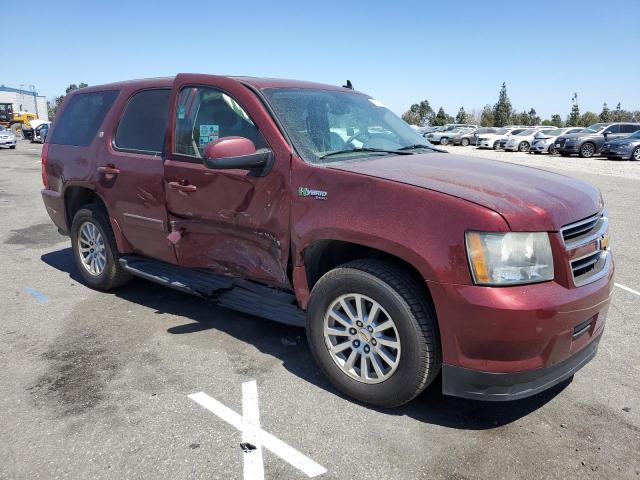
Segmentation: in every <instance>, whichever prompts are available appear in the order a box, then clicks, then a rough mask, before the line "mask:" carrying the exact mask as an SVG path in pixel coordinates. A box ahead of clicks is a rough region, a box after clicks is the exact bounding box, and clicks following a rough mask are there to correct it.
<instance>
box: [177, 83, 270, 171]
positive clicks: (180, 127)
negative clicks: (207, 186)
mask: <svg viewBox="0 0 640 480" xmlns="http://www.w3.org/2000/svg"><path fill="white" fill-rule="evenodd" d="M176 115H177V118H176V129H175V138H174V148H173V153H176V154H178V155H185V156H189V157H195V158H203V157H204V149H205V147H206V146H207V144H208V143H210V142H213V141H214V140H217V139H219V138H224V137H244V138H248V139H249V140H251V141H252V142H253V143H254V144H255V146H256V149H260V148H265V147H266V146H267V144H266V142H265V140H264V138H263V136H262V134H261V133H260V132H259V131H258V128H257V127H256V126H255V124H254V123H253V121H252V120H251V118H249V115H248V114H247V112H245V111H244V109H243V108H242V107H241V106H240V104H239V103H238V102H236V101H235V100H234V99H233V98H231V97H230V96H229V95H227V94H226V93H224V92H222V91H220V90H217V89H215V88H209V87H187V88H184V89H183V90H182V91H181V92H180V95H179V96H178V109H177V112H176Z"/></svg>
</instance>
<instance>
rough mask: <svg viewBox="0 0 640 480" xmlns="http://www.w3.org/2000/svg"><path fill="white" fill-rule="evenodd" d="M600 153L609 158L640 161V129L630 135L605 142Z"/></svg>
mask: <svg viewBox="0 0 640 480" xmlns="http://www.w3.org/2000/svg"><path fill="white" fill-rule="evenodd" d="M600 153H601V154H602V155H604V156H606V157H607V158H609V159H613V158H622V159H624V160H627V159H628V160H636V161H640V130H639V131H637V132H636V133H634V134H633V135H630V136H628V137H625V138H619V139H617V140H611V141H607V142H604V145H602V149H601V150H600Z"/></svg>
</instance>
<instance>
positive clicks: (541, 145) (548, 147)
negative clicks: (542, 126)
mask: <svg viewBox="0 0 640 480" xmlns="http://www.w3.org/2000/svg"><path fill="white" fill-rule="evenodd" d="M582 130H584V128H583V127H564V128H556V129H554V130H552V131H550V132H547V133H543V132H538V133H536V135H535V138H534V139H533V142H531V148H529V153H549V154H552V155H553V154H555V153H558V150H557V149H556V147H555V143H556V139H557V138H558V137H559V136H560V135H570V134H572V133H578V132H581V131H582Z"/></svg>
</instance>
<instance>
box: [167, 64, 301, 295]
mask: <svg viewBox="0 0 640 480" xmlns="http://www.w3.org/2000/svg"><path fill="white" fill-rule="evenodd" d="M172 109H173V111H172V120H171V126H170V132H169V135H168V138H167V152H168V154H167V160H166V161H165V164H164V180H165V192H166V197H167V209H168V212H169V225H170V228H171V232H172V233H171V235H170V236H169V238H170V240H171V241H172V242H173V243H174V245H175V250H176V254H177V257H178V263H179V264H180V265H181V266H185V267H191V268H205V269H208V270H210V271H213V272H217V273H223V274H227V275H233V276H239V277H243V278H249V279H252V280H257V281H261V282H264V283H268V284H271V285H275V286H289V280H288V276H287V264H288V258H289V243H290V242H289V212H290V200H289V198H290V196H289V191H288V183H287V179H288V177H289V168H290V160H291V152H290V150H289V148H288V145H287V144H286V142H285V141H284V139H283V138H282V137H281V135H280V133H279V132H278V130H277V128H276V126H275V125H273V123H272V120H271V119H270V117H269V114H268V113H267V112H266V110H265V109H264V107H263V105H262V104H261V103H260V101H259V99H258V98H257V97H256V96H255V94H254V93H253V92H252V91H251V90H249V89H248V88H247V87H246V86H244V85H243V84H241V83H240V82H238V81H236V80H232V79H229V78H225V77H215V76H210V75H178V76H177V77H176V80H175V84H174V90H173V95H172ZM226 136H243V137H245V138H250V139H251V140H252V141H253V142H254V143H255V144H256V147H258V148H260V147H265V148H270V149H271V150H272V151H273V153H274V159H275V161H274V165H273V168H272V169H271V171H270V172H269V173H268V174H267V175H266V176H263V177H255V176H252V175H251V174H250V173H249V172H248V171H246V170H212V169H209V168H207V167H206V166H205V165H204V164H203V161H202V155H203V151H204V147H205V146H206V144H207V143H208V142H210V141H213V140H215V139H217V138H222V137H226Z"/></svg>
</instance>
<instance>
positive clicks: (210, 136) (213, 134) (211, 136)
mask: <svg viewBox="0 0 640 480" xmlns="http://www.w3.org/2000/svg"><path fill="white" fill-rule="evenodd" d="M218 138H220V125H200V137H199V141H198V144H199V145H200V146H203V145H206V144H207V143H210V142H213V141H214V140H217V139H218Z"/></svg>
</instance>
